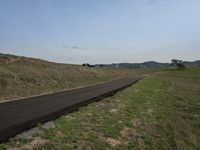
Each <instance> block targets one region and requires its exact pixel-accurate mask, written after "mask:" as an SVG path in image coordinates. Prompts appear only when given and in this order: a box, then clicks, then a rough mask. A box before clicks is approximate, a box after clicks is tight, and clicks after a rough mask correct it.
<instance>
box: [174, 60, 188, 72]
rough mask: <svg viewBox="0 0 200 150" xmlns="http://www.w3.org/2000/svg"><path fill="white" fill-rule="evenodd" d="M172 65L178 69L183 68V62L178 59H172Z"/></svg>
mask: <svg viewBox="0 0 200 150" xmlns="http://www.w3.org/2000/svg"><path fill="white" fill-rule="evenodd" d="M171 62H172V66H174V65H175V66H176V67H177V69H178V70H181V69H184V68H185V65H184V64H183V61H182V60H178V59H172V60H171Z"/></svg>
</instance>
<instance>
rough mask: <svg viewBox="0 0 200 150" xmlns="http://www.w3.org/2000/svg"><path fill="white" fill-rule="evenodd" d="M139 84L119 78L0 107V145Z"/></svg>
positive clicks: (132, 80) (133, 79)
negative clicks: (40, 124)
mask: <svg viewBox="0 0 200 150" xmlns="http://www.w3.org/2000/svg"><path fill="white" fill-rule="evenodd" d="M138 80H139V78H122V79H119V80H115V81H112V82H108V83H104V84H99V85H96V86H91V87H86V88H81V89H75V90H70V91H65V92H60V93H55V94H47V95H42V96H37V97H31V98H26V99H21V100H16V101H11V102H5V103H0V143H2V142H5V141H7V140H8V139H9V138H10V137H14V136H15V135H17V134H18V133H20V132H23V131H25V130H28V129H30V128H32V127H34V126H36V125H37V124H38V123H44V122H46V121H49V120H54V119H56V118H58V117H60V116H61V115H63V114H66V113H70V112H72V111H75V110H78V108H79V107H81V106H84V105H87V104H88V103H90V102H93V101H97V100H100V99H101V98H103V97H107V96H110V95H113V94H114V93H115V92H117V91H119V90H122V89H124V88H126V87H128V86H130V85H132V84H133V83H135V82H137V81H138Z"/></svg>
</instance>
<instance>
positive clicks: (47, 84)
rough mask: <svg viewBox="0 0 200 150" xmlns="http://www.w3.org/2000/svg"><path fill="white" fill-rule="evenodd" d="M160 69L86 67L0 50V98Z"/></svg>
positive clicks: (59, 88)
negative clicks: (0, 52)
mask: <svg viewBox="0 0 200 150" xmlns="http://www.w3.org/2000/svg"><path fill="white" fill-rule="evenodd" d="M159 70H160V69H149V70H144V69H136V70H128V69H111V68H87V67H82V66H79V65H66V64H57V63H52V62H47V61H43V60H39V59H33V58H25V57H17V56H12V55H11V56H10V55H2V54H0V102H1V101H7V100H12V99H19V98H22V97H29V96H34V95H40V94H45V93H53V92H58V91H62V90H68V89H72V88H79V87H85V86H89V85H94V84H97V83H101V82H106V81H111V80H114V79H118V78H120V77H124V76H128V75H131V76H137V75H140V74H144V73H145V72H147V73H148V72H155V71H159Z"/></svg>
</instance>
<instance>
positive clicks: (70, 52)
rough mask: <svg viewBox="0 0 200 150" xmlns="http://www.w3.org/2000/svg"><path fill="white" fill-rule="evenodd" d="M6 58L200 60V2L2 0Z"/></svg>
mask: <svg viewBox="0 0 200 150" xmlns="http://www.w3.org/2000/svg"><path fill="white" fill-rule="evenodd" d="M0 52H2V53H11V54H17V55H25V56H31V57H39V58H42V59H47V60H51V61H57V62H64V63H84V62H89V63H112V62H143V61H149V60H155V61H160V62H169V61H170V59H171V58H179V59H183V60H196V59H200V0H0Z"/></svg>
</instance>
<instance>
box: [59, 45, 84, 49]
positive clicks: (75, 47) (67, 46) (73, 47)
mask: <svg viewBox="0 0 200 150" xmlns="http://www.w3.org/2000/svg"><path fill="white" fill-rule="evenodd" d="M62 48H67V49H85V48H83V47H79V46H69V45H62Z"/></svg>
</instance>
